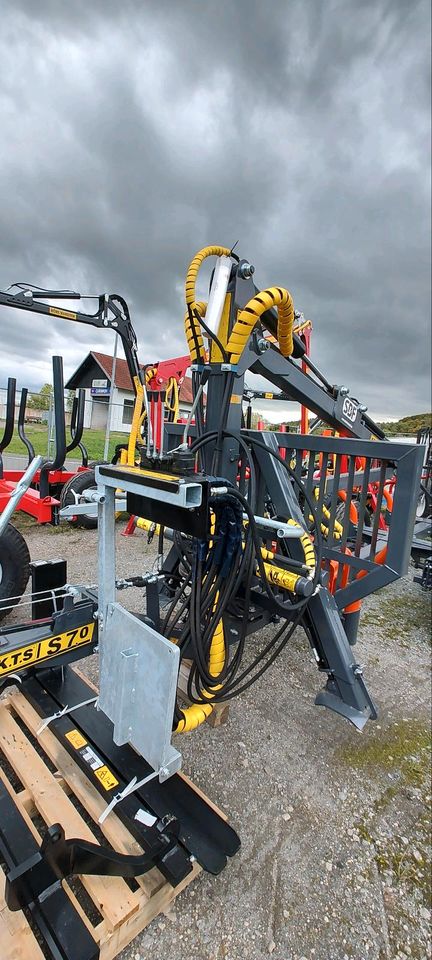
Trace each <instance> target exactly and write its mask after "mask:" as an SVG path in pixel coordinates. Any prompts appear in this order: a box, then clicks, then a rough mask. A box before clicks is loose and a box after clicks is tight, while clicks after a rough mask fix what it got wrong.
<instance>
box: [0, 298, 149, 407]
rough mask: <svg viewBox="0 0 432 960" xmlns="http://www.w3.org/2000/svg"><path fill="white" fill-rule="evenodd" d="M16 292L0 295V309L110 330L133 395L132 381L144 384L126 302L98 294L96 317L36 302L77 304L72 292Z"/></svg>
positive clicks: (94, 314)
mask: <svg viewBox="0 0 432 960" xmlns="http://www.w3.org/2000/svg"><path fill="white" fill-rule="evenodd" d="M30 292H31V296H29V295H28V293H29V291H25V290H18V292H17V293H4V292H3V291H0V306H3V307H14V308H15V309H18V310H26V311H28V312H30V313H39V314H42V316H48V317H49V318H50V319H53V318H54V319H55V318H56V317H62V318H63V319H65V320H75V321H76V322H77V323H84V324H86V326H92V327H98V328H101V329H102V328H104V329H107V328H108V329H111V330H114V332H115V333H118V334H119V337H120V338H121V341H122V344H123V349H124V352H125V357H126V363H127V365H128V369H129V373H130V376H131V380H132V387H133V390H134V392H135V393H136V382H135V381H136V380H138V381H139V382H140V383H141V384H142V383H143V382H144V380H143V373H142V370H141V367H140V365H139V361H138V347H137V338H136V334H135V330H134V328H133V326H132V323H131V320H130V316H129V310H128V306H127V303H126V301H125V300H124V299H123V297H120V296H119V295H118V294H116V293H111V294H101V295H100V296H99V297H98V309H97V311H96V313H81V312H80V311H75V310H63V309H60V308H59V307H54V306H52V305H51V304H49V303H42V302H40V298H41V297H45V298H47V299H50V300H57V299H59V300H64V299H68V300H81V299H86V298H85V297H81V294H79V293H76V292H75V291H72V290H71V291H66V290H60V291H59V290H43V291H37V290H32V291H30Z"/></svg>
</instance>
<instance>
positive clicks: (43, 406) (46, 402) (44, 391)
mask: <svg viewBox="0 0 432 960" xmlns="http://www.w3.org/2000/svg"><path fill="white" fill-rule="evenodd" d="M52 392H53V388H52V384H51V383H44V385H43V387H41V388H40V390H39V393H32V395H31V396H30V397H29V399H28V402H27V406H28V407H30V408H31V409H32V410H49V407H50V397H51V396H52Z"/></svg>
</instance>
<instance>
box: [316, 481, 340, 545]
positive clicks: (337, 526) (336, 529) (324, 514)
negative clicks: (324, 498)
mask: <svg viewBox="0 0 432 960" xmlns="http://www.w3.org/2000/svg"><path fill="white" fill-rule="evenodd" d="M314 497H315V500H318V499H319V491H318V488H317V487H315V489H314ZM321 516H322V517H325V518H326V520H329V519H330V516H331V514H330V510H329V509H328V508H327V507H326V506H325V504H324V503H323V505H322V507H321ZM313 519H314V518H313V516H312V514H311V513H310V514H309V520H313ZM320 527H321V533H322V534H323V536H324V537H328V536H329V535H330V530H329V527H327V526H326V525H325V523H323V522H321V524H320ZM342 534H343V526H342V524H341V523H339V520H336V517H335V518H334V521H333V538H334V539H335V540H340V539H341V536H342Z"/></svg>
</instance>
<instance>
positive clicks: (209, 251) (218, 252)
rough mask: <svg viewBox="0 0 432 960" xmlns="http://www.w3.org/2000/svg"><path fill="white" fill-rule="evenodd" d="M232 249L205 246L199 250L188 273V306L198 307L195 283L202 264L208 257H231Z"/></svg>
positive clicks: (186, 287)
mask: <svg viewBox="0 0 432 960" xmlns="http://www.w3.org/2000/svg"><path fill="white" fill-rule="evenodd" d="M230 253H231V250H229V249H228V247H217V246H214V247H203V248H202V250H199V252H198V253H196V254H195V256H194V258H193V260H191V262H190V264H189V267H188V272H187V274H186V284H185V294H186V304H187V306H188V307H191V308H192V310H193V309H194V308H195V307H196V303H195V284H196V279H197V276H198V273H199V271H200V268H201V265H202V264H203V262H204V260H206V259H207V257H229V255H230Z"/></svg>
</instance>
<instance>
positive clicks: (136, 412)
mask: <svg viewBox="0 0 432 960" xmlns="http://www.w3.org/2000/svg"><path fill="white" fill-rule="evenodd" d="M134 384H135V391H136V396H135V403H134V409H133V416H132V424H131V431H130V434H129V441H128V450H127V462H128V466H130V467H133V466H134V465H135V448H136V445H137V440H138V437H139V432H140V424H141V412H142V407H143V399H144V387H143V385H142V383H141V381H140V379H139V377H134Z"/></svg>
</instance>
